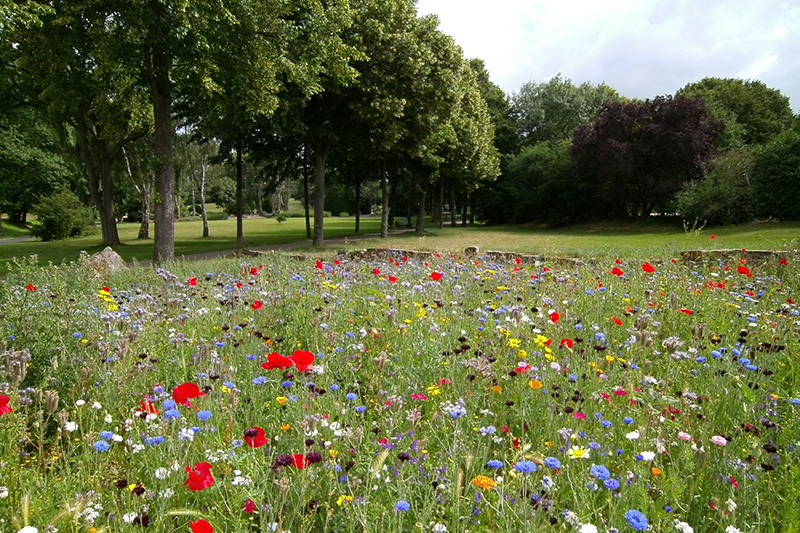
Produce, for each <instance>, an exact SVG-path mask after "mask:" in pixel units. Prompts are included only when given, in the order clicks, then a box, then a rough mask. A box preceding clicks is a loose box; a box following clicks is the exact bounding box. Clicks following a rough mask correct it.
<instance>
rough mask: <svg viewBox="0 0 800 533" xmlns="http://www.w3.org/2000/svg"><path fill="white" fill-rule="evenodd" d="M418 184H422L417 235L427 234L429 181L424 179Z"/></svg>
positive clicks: (418, 207)
mask: <svg viewBox="0 0 800 533" xmlns="http://www.w3.org/2000/svg"><path fill="white" fill-rule="evenodd" d="M417 183H420V185H421V187H420V191H419V203H418V204H417V227H416V230H415V231H416V232H417V233H425V200H426V197H427V195H428V179H427V178H424V180H419V181H417Z"/></svg>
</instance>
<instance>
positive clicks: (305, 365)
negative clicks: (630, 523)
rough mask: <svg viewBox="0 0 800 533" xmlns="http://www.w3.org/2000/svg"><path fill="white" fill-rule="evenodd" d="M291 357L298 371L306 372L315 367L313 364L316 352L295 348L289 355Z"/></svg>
mask: <svg viewBox="0 0 800 533" xmlns="http://www.w3.org/2000/svg"><path fill="white" fill-rule="evenodd" d="M289 359H290V360H291V361H292V362H293V363H294V366H296V367H297V371H298V372H305V371H306V370H309V369H311V368H313V367H314V365H313V364H312V363H313V362H314V354H313V353H311V352H307V351H305V350H295V351H294V353H293V354H292V355H290V356H289Z"/></svg>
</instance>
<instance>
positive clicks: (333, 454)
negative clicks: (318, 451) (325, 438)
mask: <svg viewBox="0 0 800 533" xmlns="http://www.w3.org/2000/svg"><path fill="white" fill-rule="evenodd" d="M328 455H330V456H331V457H336V456H337V455H339V452H337V451H336V450H334V449H333V448H331V449H330V450H328Z"/></svg>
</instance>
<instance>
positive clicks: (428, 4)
mask: <svg viewBox="0 0 800 533" xmlns="http://www.w3.org/2000/svg"><path fill="white" fill-rule="evenodd" d="M417 11H418V13H419V14H420V15H427V14H436V15H438V17H439V21H440V25H439V29H440V30H441V31H443V32H444V33H447V34H448V35H451V36H452V37H453V39H454V40H455V42H456V44H458V45H459V46H460V47H461V48H462V49H463V51H464V56H465V57H467V58H474V57H477V58H480V59H483V60H484V62H485V63H486V68H487V70H488V71H489V74H490V77H491V79H492V81H493V82H494V83H495V84H497V85H499V86H500V87H501V88H502V89H503V90H504V91H505V92H506V94H508V95H511V94H513V93H516V92H519V89H520V88H521V87H522V85H523V84H524V83H527V82H537V83H539V82H546V81H548V80H550V79H551V78H553V77H554V76H556V75H557V74H559V73H560V74H561V75H562V77H564V78H569V79H571V80H572V82H573V83H575V84H576V85H579V84H581V83H583V82H590V83H592V84H593V85H597V84H599V83H605V84H607V85H609V86H611V87H612V88H614V89H616V90H617V92H619V93H620V94H621V95H622V96H626V97H628V98H642V99H644V98H653V97H654V96H658V95H666V94H675V92H676V91H677V90H678V89H681V88H683V87H684V86H686V84H688V83H692V82H696V81H700V80H701V79H703V78H706V77H716V78H740V79H743V80H759V81H761V82H763V83H764V84H766V85H767V87H770V88H772V89H777V90H779V91H780V92H781V93H782V94H783V95H784V96H787V97H789V99H790V104H791V106H792V109H793V111H794V112H795V113H798V112H800V0H789V1H780V0H748V1H741V0H728V1H724V0H592V1H587V0H491V1H487V0H418V1H417Z"/></svg>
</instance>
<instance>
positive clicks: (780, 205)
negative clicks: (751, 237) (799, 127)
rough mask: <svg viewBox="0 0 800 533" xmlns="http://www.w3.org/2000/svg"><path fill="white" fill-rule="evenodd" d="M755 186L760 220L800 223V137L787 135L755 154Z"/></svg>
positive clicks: (789, 133)
mask: <svg viewBox="0 0 800 533" xmlns="http://www.w3.org/2000/svg"><path fill="white" fill-rule="evenodd" d="M752 184H753V202H754V204H755V215H756V216H757V217H760V218H768V217H775V218H779V219H781V220H800V203H798V201H797V199H798V198H800V134H797V133H795V132H793V131H787V132H784V133H782V134H780V135H778V136H777V137H776V138H774V139H773V140H772V141H771V142H770V143H768V144H767V145H765V146H763V147H761V148H759V149H757V150H756V153H755V158H754V160H753V178H752Z"/></svg>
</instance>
